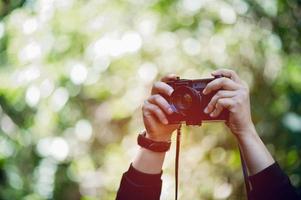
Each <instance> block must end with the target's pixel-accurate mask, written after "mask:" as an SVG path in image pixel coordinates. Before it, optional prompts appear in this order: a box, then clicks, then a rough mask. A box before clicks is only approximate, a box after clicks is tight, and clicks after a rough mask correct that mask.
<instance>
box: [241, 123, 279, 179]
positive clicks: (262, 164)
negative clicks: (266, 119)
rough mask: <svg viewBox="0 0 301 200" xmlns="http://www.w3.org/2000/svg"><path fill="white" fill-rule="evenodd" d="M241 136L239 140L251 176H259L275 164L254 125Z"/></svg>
mask: <svg viewBox="0 0 301 200" xmlns="http://www.w3.org/2000/svg"><path fill="white" fill-rule="evenodd" d="M241 135H242V136H240V137H237V140H238V143H239V146H240V149H241V152H242V156H243V158H244V160H245V162H246V165H247V168H248V170H249V173H250V175H254V174H257V173H258V172H260V171H262V170H264V169H265V168H267V167H269V166H270V165H272V164H273V163H274V162H275V160H274V159H273V157H272V155H271V154H270V152H269V151H268V149H267V148H266V146H265V145H264V143H263V142H262V140H261V139H260V137H259V136H258V134H257V132H256V129H255V127H254V126H253V125H252V126H250V128H248V129H247V130H246V131H245V133H243V134H241Z"/></svg>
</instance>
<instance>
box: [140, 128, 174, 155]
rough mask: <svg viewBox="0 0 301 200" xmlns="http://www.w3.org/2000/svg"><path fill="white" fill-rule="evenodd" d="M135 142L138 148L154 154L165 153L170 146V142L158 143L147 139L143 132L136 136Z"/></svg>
mask: <svg viewBox="0 0 301 200" xmlns="http://www.w3.org/2000/svg"><path fill="white" fill-rule="evenodd" d="M137 142H138V145H139V146H141V147H143V148H145V149H148V150H151V151H154V152H166V151H168V150H169V149H170V145H171V141H166V142H161V141H160V142H159V141H154V140H151V139H149V138H147V137H146V132H145V131H143V132H142V133H140V134H139V135H138V138H137Z"/></svg>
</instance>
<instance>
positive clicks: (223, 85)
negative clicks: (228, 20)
mask: <svg viewBox="0 0 301 200" xmlns="http://www.w3.org/2000/svg"><path fill="white" fill-rule="evenodd" d="M212 75H213V76H217V75H222V76H224V77H223V78H218V79H215V80H213V81H211V82H210V83H208V85H207V86H206V88H205V89H204V90H203V93H204V94H205V95H206V94H209V93H211V92H213V91H216V90H219V91H218V92H217V93H216V94H215V95H214V96H213V97H212V99H211V101H210V102H209V104H208V106H207V107H206V108H205V110H204V112H205V113H210V116H211V117H217V116H219V115H220V113H221V112H222V111H223V110H224V109H227V110H229V112H230V115H229V120H228V122H227V125H228V127H229V128H230V129H231V131H232V133H233V134H234V135H235V136H236V137H238V138H240V137H242V136H244V133H249V132H250V131H249V130H251V129H253V128H254V125H253V122H252V119H251V111H250V98H249V88H248V86H247V84H245V83H244V82H243V81H242V80H240V78H239V77H238V75H237V74H236V73H235V72H234V71H232V70H228V69H220V70H217V71H214V72H212Z"/></svg>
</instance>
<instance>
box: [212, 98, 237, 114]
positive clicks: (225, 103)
mask: <svg viewBox="0 0 301 200" xmlns="http://www.w3.org/2000/svg"><path fill="white" fill-rule="evenodd" d="M233 105H234V101H233V99H232V98H222V99H219V100H218V101H217V103H216V106H215V110H214V111H213V112H212V113H211V114H210V117H213V118H215V117H218V116H219V115H220V114H221V113H222V111H223V110H224V109H227V110H231V108H232V107H233Z"/></svg>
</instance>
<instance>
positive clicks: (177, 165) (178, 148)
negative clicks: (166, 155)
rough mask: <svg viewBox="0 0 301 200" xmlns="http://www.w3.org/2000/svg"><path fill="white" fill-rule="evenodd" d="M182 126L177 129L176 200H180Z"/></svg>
mask: <svg viewBox="0 0 301 200" xmlns="http://www.w3.org/2000/svg"><path fill="white" fill-rule="evenodd" d="M181 126H182V125H180V126H179V128H178V129H177V144H176V166H175V179H176V180H175V182H176V183H175V184H176V190H175V200H177V199H178V174H179V155H180V143H181Z"/></svg>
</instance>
